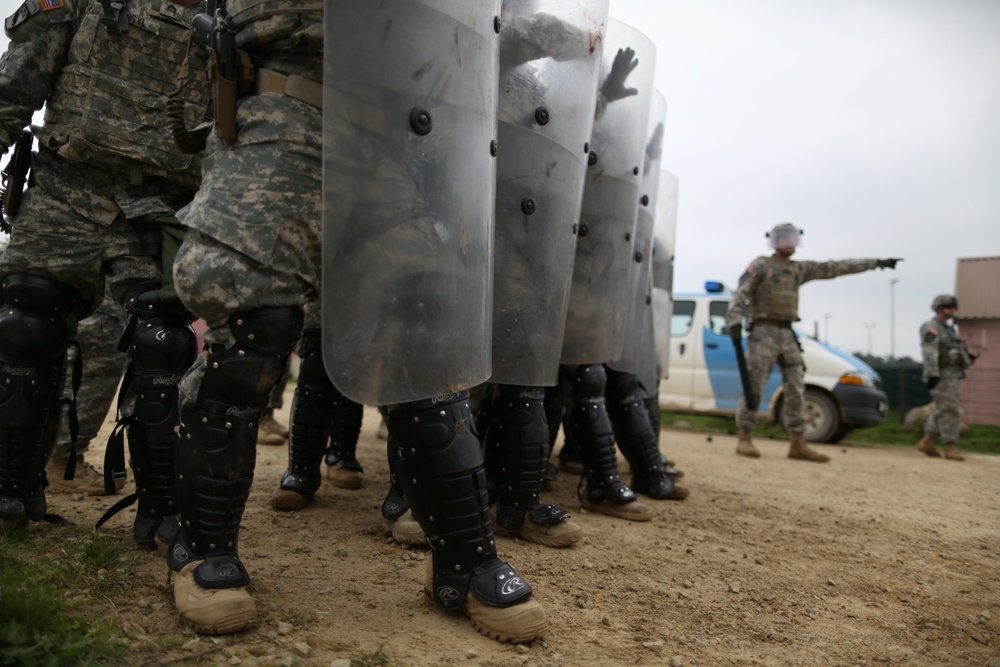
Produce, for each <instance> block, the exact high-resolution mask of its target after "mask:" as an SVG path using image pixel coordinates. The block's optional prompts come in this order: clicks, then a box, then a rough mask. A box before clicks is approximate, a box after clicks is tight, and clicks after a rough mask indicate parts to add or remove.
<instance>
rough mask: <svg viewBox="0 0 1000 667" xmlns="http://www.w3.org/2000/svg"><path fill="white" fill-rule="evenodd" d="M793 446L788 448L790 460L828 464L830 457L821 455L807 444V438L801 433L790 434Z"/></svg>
mask: <svg viewBox="0 0 1000 667" xmlns="http://www.w3.org/2000/svg"><path fill="white" fill-rule="evenodd" d="M789 435H790V436H791V441H792V442H791V444H790V445H789V447H788V458H790V459H799V460H801V461H815V462H816V463H826V462H827V461H829V460H830V457H829V456H827V455H826V454H820V453H819V452H817V451H815V450H813V449H812V448H810V447H809V445H807V444H806V439H805V436H803V435H802V434H801V433H790V434H789Z"/></svg>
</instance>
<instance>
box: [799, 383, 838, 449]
mask: <svg viewBox="0 0 1000 667" xmlns="http://www.w3.org/2000/svg"><path fill="white" fill-rule="evenodd" d="M802 412H803V415H802V417H803V419H804V420H805V425H806V430H805V434H804V435H805V438H806V440H808V441H809V442H834V441H835V438H836V436H837V433H838V432H839V430H840V412H839V411H838V410H837V406H836V405H835V404H834V402H833V401H832V400H831V399H830V397H829V396H827V395H826V394H824V393H823V392H821V391H817V390H815V389H806V396H805V405H804V406H803V410H802ZM845 435H846V434H845Z"/></svg>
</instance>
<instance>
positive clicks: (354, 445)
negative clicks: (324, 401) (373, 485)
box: [326, 385, 365, 472]
mask: <svg viewBox="0 0 1000 667" xmlns="http://www.w3.org/2000/svg"><path fill="white" fill-rule="evenodd" d="M331 386H333V385H331ZM333 391H334V397H333V400H332V401H331V403H330V407H329V409H330V415H331V419H330V447H329V448H328V449H327V450H326V464H327V465H328V466H330V467H333V466H335V465H337V464H338V463H341V464H343V466H344V468H346V469H347V470H351V471H354V472H364V471H365V469H364V468H362V467H361V464H360V463H358V457H357V455H358V438H359V437H360V436H361V422H362V421H363V419H364V411H365V408H364V406H363V405H361V404H360V403H355V402H354V401H352V400H351V399H349V398H347V397H346V396H344V395H343V394H342V393H340V391H339V390H338V389H337V388H336V387H333Z"/></svg>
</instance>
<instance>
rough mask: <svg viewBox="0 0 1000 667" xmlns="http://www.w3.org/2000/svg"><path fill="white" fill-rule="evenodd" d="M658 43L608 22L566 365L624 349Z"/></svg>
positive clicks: (565, 348)
mask: <svg viewBox="0 0 1000 667" xmlns="http://www.w3.org/2000/svg"><path fill="white" fill-rule="evenodd" d="M655 61H656V47H654V46H653V43H652V42H651V41H650V40H649V39H648V38H647V37H646V36H645V35H643V34H642V33H640V32H639V31H637V30H635V29H634V28H631V27H629V26H627V25H625V24H624V23H621V22H620V21H615V20H609V21H608V31H607V39H606V40H605V43H604V54H603V56H602V58H601V74H600V82H599V83H598V101H597V115H596V118H595V121H594V132H593V134H592V135H591V140H590V156H589V160H588V167H587V175H586V178H585V181H584V190H583V204H582V209H581V213H580V225H579V231H578V234H577V242H576V260H575V264H574V266H573V283H572V287H571V289H570V296H569V309H568V312H567V315H566V330H565V333H564V336H563V349H562V358H561V361H562V363H565V364H590V363H607V362H610V361H614V360H615V359H618V358H619V357H620V356H621V354H622V348H623V342H624V334H625V316H626V308H627V303H628V299H627V297H626V295H627V293H628V285H629V273H630V270H631V264H632V261H631V258H632V243H633V235H634V231H635V223H636V212H637V209H638V206H639V184H640V179H641V173H642V164H643V152H644V148H645V146H646V121H647V119H648V117H649V105H650V100H651V99H652V95H653V69H654V65H655Z"/></svg>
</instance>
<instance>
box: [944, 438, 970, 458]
mask: <svg viewBox="0 0 1000 667" xmlns="http://www.w3.org/2000/svg"><path fill="white" fill-rule="evenodd" d="M942 447H943V448H944V457H945V458H946V459H950V460H952V461H964V460H965V457H964V456H962V452H960V451H958V447H956V446H955V443H954V442H946V443H944V444H943V445H942Z"/></svg>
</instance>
